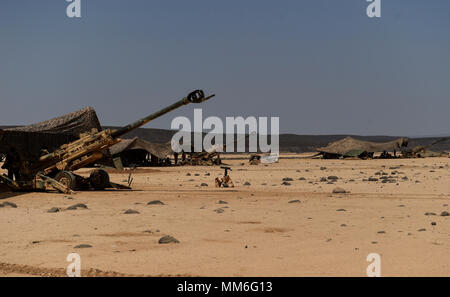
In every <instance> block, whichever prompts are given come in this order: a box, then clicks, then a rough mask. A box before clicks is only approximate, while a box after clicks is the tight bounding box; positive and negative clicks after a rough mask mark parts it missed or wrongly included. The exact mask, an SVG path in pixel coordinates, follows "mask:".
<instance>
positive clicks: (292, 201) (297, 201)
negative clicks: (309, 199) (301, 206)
mask: <svg viewBox="0 0 450 297" xmlns="http://www.w3.org/2000/svg"><path fill="white" fill-rule="evenodd" d="M288 203H301V201H300V200H291V201H289V202H288Z"/></svg>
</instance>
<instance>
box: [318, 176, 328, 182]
mask: <svg viewBox="0 0 450 297" xmlns="http://www.w3.org/2000/svg"><path fill="white" fill-rule="evenodd" d="M320 182H321V183H326V182H328V180H327V178H326V177H321V178H320Z"/></svg>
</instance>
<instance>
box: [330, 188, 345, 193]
mask: <svg viewBox="0 0 450 297" xmlns="http://www.w3.org/2000/svg"><path fill="white" fill-rule="evenodd" d="M347 193H348V192H347V191H346V190H345V189H343V188H334V189H333V194H347Z"/></svg>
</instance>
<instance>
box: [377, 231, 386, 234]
mask: <svg viewBox="0 0 450 297" xmlns="http://www.w3.org/2000/svg"><path fill="white" fill-rule="evenodd" d="M377 233H378V234H386V231H378V232H377Z"/></svg>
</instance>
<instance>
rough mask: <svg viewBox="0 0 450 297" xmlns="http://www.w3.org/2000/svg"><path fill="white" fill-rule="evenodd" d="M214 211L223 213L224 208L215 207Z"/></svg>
mask: <svg viewBox="0 0 450 297" xmlns="http://www.w3.org/2000/svg"><path fill="white" fill-rule="evenodd" d="M214 211H215V212H217V213H224V212H225V210H223V209H222V208H218V209H215V210H214Z"/></svg>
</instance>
